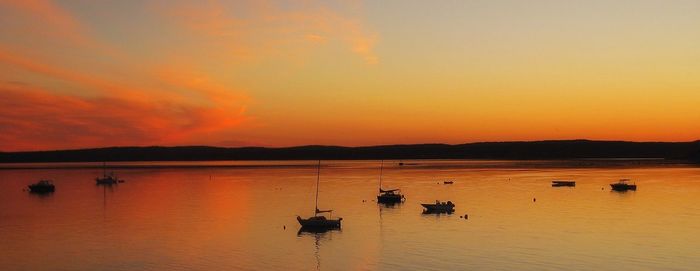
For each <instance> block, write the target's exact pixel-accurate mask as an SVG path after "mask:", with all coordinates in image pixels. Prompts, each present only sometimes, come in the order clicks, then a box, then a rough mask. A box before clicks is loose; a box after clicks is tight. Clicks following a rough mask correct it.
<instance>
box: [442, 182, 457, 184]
mask: <svg viewBox="0 0 700 271" xmlns="http://www.w3.org/2000/svg"><path fill="white" fill-rule="evenodd" d="M442 183H443V184H453V183H455V182H454V181H444V182H442Z"/></svg>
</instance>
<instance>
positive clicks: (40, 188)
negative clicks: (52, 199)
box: [28, 185, 56, 193]
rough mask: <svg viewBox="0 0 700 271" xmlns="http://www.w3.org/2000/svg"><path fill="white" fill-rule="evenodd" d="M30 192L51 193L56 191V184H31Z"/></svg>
mask: <svg viewBox="0 0 700 271" xmlns="http://www.w3.org/2000/svg"><path fill="white" fill-rule="evenodd" d="M28 187H29V192H32V193H51V192H54V191H56V187H55V186H53V185H52V186H43V185H29V186H28Z"/></svg>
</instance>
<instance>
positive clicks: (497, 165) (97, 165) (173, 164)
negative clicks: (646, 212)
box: [0, 158, 700, 171]
mask: <svg viewBox="0 0 700 271" xmlns="http://www.w3.org/2000/svg"><path fill="white" fill-rule="evenodd" d="M316 161H317V160H274V161H272V160H268V161H263V160H247V161H241V160H237V161H138V162H131V161H129V162H110V163H107V164H106V166H107V167H108V168H109V169H110V170H118V169H167V168H172V169H206V168H231V169H256V168H267V169H290V168H315V167H316V165H317V162H316ZM323 163H324V165H325V166H327V167H330V168H342V169H352V168H374V167H377V166H378V164H379V160H347V159H346V160H325V161H324V162H323ZM384 165H385V168H387V169H390V168H393V169H396V170H412V169H431V168H439V169H548V168H551V169H554V168H570V169H592V168H642V167H643V168H653V167H679V168H681V167H700V163H696V162H693V161H688V160H668V159H656V158H641V159H639V158H629V159H628V158H615V159H564V160H483V159H420V160H406V161H404V163H403V165H399V161H398V160H390V161H386V160H385V161H384ZM103 166H104V164H103V163H102V162H48V163H0V171H1V170H22V169H30V170H31V169H100V170H102V168H103Z"/></svg>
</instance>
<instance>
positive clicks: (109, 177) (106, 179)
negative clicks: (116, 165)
mask: <svg viewBox="0 0 700 271" xmlns="http://www.w3.org/2000/svg"><path fill="white" fill-rule="evenodd" d="M102 168H103V170H104V173H103V175H102V177H97V178H95V184H98V185H100V184H103V185H113V184H118V183H123V182H124V180H119V179H118V178H117V177H116V176H114V172H111V173H110V174H107V163H103V164H102Z"/></svg>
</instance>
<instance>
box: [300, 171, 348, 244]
mask: <svg viewBox="0 0 700 271" xmlns="http://www.w3.org/2000/svg"><path fill="white" fill-rule="evenodd" d="M320 179H321V161H318V171H317V173H316V208H314V216H312V217H309V218H301V217H300V216H297V221H299V224H300V225H301V227H302V228H306V229H320V230H322V229H337V228H340V221H342V220H343V218H342V217H338V218H336V219H332V218H331V217H332V214H333V210H319V209H318V186H319V183H320V182H319V180H320ZM323 213H328V218H326V216H324V215H323Z"/></svg>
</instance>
